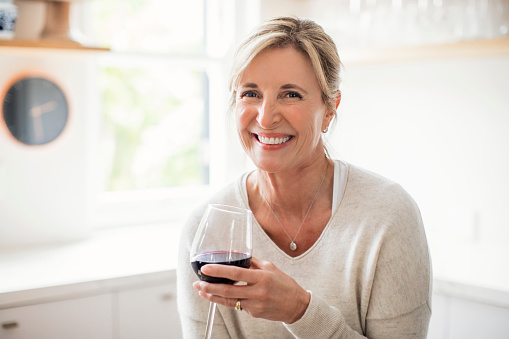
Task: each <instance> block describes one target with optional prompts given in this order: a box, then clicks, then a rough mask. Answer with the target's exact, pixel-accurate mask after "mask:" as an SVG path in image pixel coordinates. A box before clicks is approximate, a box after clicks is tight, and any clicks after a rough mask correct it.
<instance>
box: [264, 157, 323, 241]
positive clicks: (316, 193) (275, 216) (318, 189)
mask: <svg viewBox="0 0 509 339" xmlns="http://www.w3.org/2000/svg"><path fill="white" fill-rule="evenodd" d="M328 169H329V162H327V168H325V173H324V174H323V176H322V181H320V185H319V186H318V188H317V190H316V192H315V196H314V197H313V200H312V201H311V204H310V205H309V207H308V210H307V212H306V215H305V216H304V219H302V223H301V224H300V227H299V229H298V230H297V233H296V234H295V237H293V239H292V237H290V235H289V234H288V232H287V231H286V229H285V228H284V226H283V224H282V223H281V221H279V218H278V217H277V215H276V213H275V212H274V210H273V209H272V207H270V204H269V202H268V201H267V199H266V198H265V195H264V194H263V191H262V189H261V186H260V184H259V183H258V186H260V193H261V195H262V198H263V200H264V201H265V203H266V204H267V206H269V209H270V211H271V212H272V214H273V215H274V218H276V220H277V222H278V223H279V225H280V226H281V228H282V229H283V231H284V232H285V233H286V236H287V237H288V239H290V250H292V251H295V250H297V244H296V243H295V239H297V236H298V235H299V232H300V230H301V228H302V226H303V225H304V221H306V218H307V216H308V214H309V211H311V207H313V204H314V203H315V199H316V197H317V195H318V192H319V191H320V188H322V184H323V182H324V180H325V176H326V175H327V170H328Z"/></svg>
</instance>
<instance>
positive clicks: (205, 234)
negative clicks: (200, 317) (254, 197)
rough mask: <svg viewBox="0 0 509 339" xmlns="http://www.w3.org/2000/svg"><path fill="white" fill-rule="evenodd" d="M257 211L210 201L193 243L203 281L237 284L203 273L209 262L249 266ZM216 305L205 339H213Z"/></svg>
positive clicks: (212, 305)
mask: <svg viewBox="0 0 509 339" xmlns="http://www.w3.org/2000/svg"><path fill="white" fill-rule="evenodd" d="M252 223H253V213H252V212H251V211H250V210H247V209H244V208H239V207H233V206H228V205H220V204H210V205H208V206H207V210H206V211H205V214H204V215H203V217H202V219H201V222H200V225H199V226H198V230H197V231H196V234H195V236H194V240H193V244H192V246H191V252H190V259H191V266H192V267H193V270H194V272H195V273H196V275H197V276H198V278H200V280H202V281H207V282H209V283H214V284H234V283H235V281H232V280H230V279H226V278H217V277H210V276H207V275H205V274H203V273H202V272H201V267H202V266H204V265H207V264H222V265H231V266H238V267H243V268H249V266H250V265H251V256H252V239H251V238H252ZM215 311H216V304H215V303H213V302H211V303H210V306H209V314H208V317H207V327H206V331H205V338H207V339H208V338H210V335H211V333H212V325H213V323H214V314H215Z"/></svg>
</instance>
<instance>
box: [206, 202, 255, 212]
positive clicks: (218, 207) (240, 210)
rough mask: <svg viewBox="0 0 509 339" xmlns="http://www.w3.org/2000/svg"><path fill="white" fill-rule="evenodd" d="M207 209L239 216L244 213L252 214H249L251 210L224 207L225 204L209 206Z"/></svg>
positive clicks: (229, 206)
mask: <svg viewBox="0 0 509 339" xmlns="http://www.w3.org/2000/svg"><path fill="white" fill-rule="evenodd" d="M209 207H210V208H214V209H216V210H220V211H226V212H233V213H239V214H244V213H246V212H247V213H248V214H249V213H253V212H251V210H248V209H247V208H242V207H237V206H231V205H226V204H209Z"/></svg>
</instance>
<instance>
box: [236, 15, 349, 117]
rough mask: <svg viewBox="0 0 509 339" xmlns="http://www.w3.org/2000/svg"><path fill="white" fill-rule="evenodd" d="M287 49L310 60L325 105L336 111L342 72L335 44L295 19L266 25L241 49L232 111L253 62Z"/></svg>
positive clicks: (312, 24)
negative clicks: (270, 51)
mask: <svg viewBox="0 0 509 339" xmlns="http://www.w3.org/2000/svg"><path fill="white" fill-rule="evenodd" d="M285 47H293V48H295V49H296V50H298V51H300V52H302V53H303V54H304V55H305V56H306V57H308V58H309V60H310V61H311V65H312V67H313V69H314V72H315V74H316V78H317V79H318V83H319V84H320V87H321V90H322V99H323V102H324V103H325V104H326V105H327V107H328V108H329V109H331V110H332V111H333V112H335V111H336V106H335V105H336V96H337V92H338V91H339V84H340V82H341V77H340V72H341V68H342V64H341V60H340V59H339V55H338V52H337V48H336V44H335V43H334V41H333V40H332V38H331V37H330V36H329V35H327V33H325V31H324V30H323V28H322V27H321V26H319V25H318V24H316V23H315V22H314V21H311V20H306V19H298V18H293V17H278V18H274V19H272V20H269V21H267V22H265V23H264V24H262V25H261V26H259V27H258V28H257V29H256V31H255V32H254V33H253V34H252V35H251V36H250V37H248V38H247V40H246V41H244V43H242V44H241V45H240V47H239V48H238V50H237V52H236V54H235V58H234V60H233V65H232V70H231V74H230V84H229V89H230V93H231V98H230V110H233V107H234V106H235V102H236V95H237V92H236V89H237V87H238V85H239V82H240V78H241V77H242V73H243V72H244V70H245V69H246V67H247V66H248V65H249V63H250V62H251V61H252V60H253V58H254V57H256V56H257V55H258V54H259V53H260V52H262V51H265V50H267V49H273V48H285Z"/></svg>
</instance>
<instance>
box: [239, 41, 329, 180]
mask: <svg viewBox="0 0 509 339" xmlns="http://www.w3.org/2000/svg"><path fill="white" fill-rule="evenodd" d="M235 114H236V124H237V131H238V133H239V136H240V140H241V142H242V145H243V147H244V150H245V151H246V153H247V154H248V156H249V157H250V158H251V160H252V161H253V162H254V164H255V165H256V166H257V167H258V168H260V169H262V170H265V171H268V172H280V171H286V170H295V169H297V170H298V169H300V168H304V167H306V166H309V165H312V164H313V163H314V162H315V161H316V160H317V159H319V158H320V157H323V154H324V146H323V143H322V138H321V131H322V130H324V129H325V128H326V127H327V126H328V125H329V123H330V120H331V119H332V117H333V112H331V111H329V110H328V109H327V107H326V105H325V103H324V102H323V100H322V91H321V89H320V86H319V84H318V80H317V79H316V76H315V73H314V71H313V67H312V66H311V62H310V61H309V60H308V58H307V57H305V56H304V55H303V54H302V53H301V52H299V51H297V50H296V49H294V48H291V47H287V48H278V49H269V50H266V51H263V52H261V53H260V54H258V55H257V56H256V57H255V58H254V59H253V60H252V61H251V63H250V64H249V65H248V67H247V68H246V69H245V70H244V72H243V74H242V76H241V78H240V82H239V86H238V88H237V97H236V103H235Z"/></svg>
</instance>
